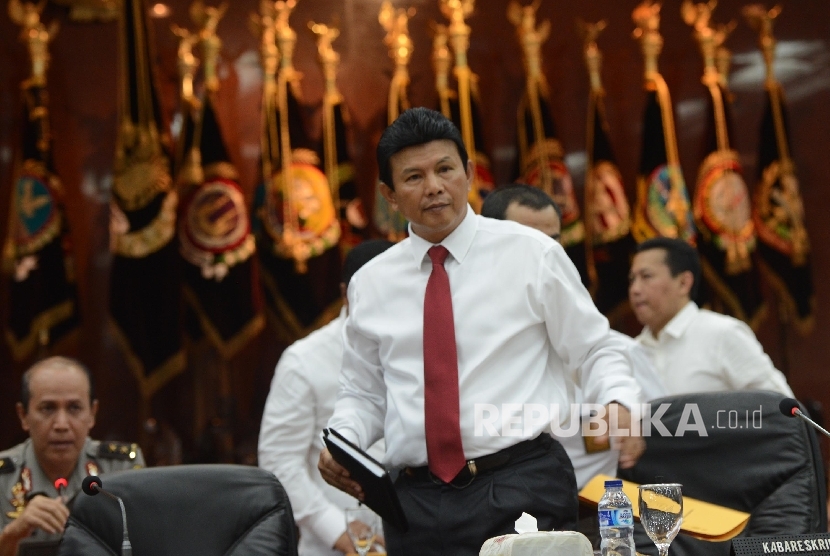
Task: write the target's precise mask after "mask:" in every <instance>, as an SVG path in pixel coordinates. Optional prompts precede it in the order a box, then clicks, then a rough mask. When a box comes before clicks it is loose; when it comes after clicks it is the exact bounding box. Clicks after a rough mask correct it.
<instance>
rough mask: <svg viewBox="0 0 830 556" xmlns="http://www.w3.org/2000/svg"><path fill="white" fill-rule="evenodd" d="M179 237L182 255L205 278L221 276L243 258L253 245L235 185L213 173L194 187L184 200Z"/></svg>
mask: <svg viewBox="0 0 830 556" xmlns="http://www.w3.org/2000/svg"><path fill="white" fill-rule="evenodd" d="M179 238H180V240H181V251H182V255H183V256H184V258H185V259H187V260H188V261H189V262H191V263H192V264H194V265H196V266H198V267H200V268H201V269H202V274H203V275H204V277H205V278H215V279H216V280H221V279H222V278H224V277H225V275H226V274H227V271H228V269H229V268H230V267H232V266H234V265H235V264H237V263H241V262H243V261H245V260H247V259H248V258H249V257H250V256H251V254H252V253H253V252H254V250H255V248H256V247H255V245H254V238H253V236H252V235H251V226H250V221H249V219H248V213H247V211H246V209H245V197H244V196H243V194H242V191H241V189H240V188H239V185H238V184H237V183H236V182H234V181H233V180H230V179H227V178H221V177H216V178H213V179H210V180H208V181H207V182H205V183H203V184H202V185H201V186H199V187H198V188H196V189H195V190H194V191H193V193H192V194H191V195H190V196H189V197H188V199H187V201H186V202H185V207H184V211H183V217H182V218H181V220H180V229H179Z"/></svg>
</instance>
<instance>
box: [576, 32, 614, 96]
mask: <svg viewBox="0 0 830 556" xmlns="http://www.w3.org/2000/svg"><path fill="white" fill-rule="evenodd" d="M577 26H578V28H579V31H580V33H581V35H582V43H583V45H584V46H583V48H584V51H585V65H586V66H588V77H589V78H590V83H591V91H593V92H594V93H595V94H602V93H603V89H602V78H601V77H600V70H601V69H602V52H600V50H599V47H598V46H597V38H598V37H599V34H600V33H602V31H603V30H605V28H606V27H607V26H608V22H607V21H606V20H604V19H603V20H601V21H597V22H596V23H590V22H586V21H583V20H581V19H580V20H579V21H578V22H577Z"/></svg>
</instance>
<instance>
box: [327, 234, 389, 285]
mask: <svg viewBox="0 0 830 556" xmlns="http://www.w3.org/2000/svg"><path fill="white" fill-rule="evenodd" d="M393 245H395V244H394V243H392V242H391V241H389V240H387V239H370V240H367V241H364V242H361V243H358V244H357V245H355V246H354V247H352V248H351V250H350V251H349V252H348V254H347V255H346V260H345V261H344V262H343V273H342V274H341V278H340V281H341V282H342V283H344V284H346V287H348V286H349V282H351V280H352V276H354V273H355V272H357V271H358V270H360V268H361V267H362V266H363V265H365V264H366V263H368V262H369V261H371V260H372V259H374V258H375V257H377V256H378V255H380V254H381V253H383V252H384V251H386V250H387V249H389V248H390V247H392V246H393Z"/></svg>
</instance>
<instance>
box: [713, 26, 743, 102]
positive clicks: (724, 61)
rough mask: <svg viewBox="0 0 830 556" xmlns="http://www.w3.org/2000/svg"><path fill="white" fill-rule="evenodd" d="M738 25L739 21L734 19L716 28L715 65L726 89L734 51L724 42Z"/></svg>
mask: <svg viewBox="0 0 830 556" xmlns="http://www.w3.org/2000/svg"><path fill="white" fill-rule="evenodd" d="M737 26H738V23H737V22H736V21H735V20H734V19H733V20H732V21H730V22H729V23H726V24H721V25H718V26H717V28H716V29H715V67H716V68H717V70H718V82H719V83H720V85H721V87H723V88H724V89H727V85H728V83H729V68H730V66H731V65H732V52H731V51H730V50H729V49H728V48H726V47H725V46H724V43H725V42H726V39H727V38H728V37H729V35H731V34H732V31H734V30H735V27H737Z"/></svg>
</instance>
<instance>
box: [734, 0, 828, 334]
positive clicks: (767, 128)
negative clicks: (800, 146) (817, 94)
mask: <svg viewBox="0 0 830 556" xmlns="http://www.w3.org/2000/svg"><path fill="white" fill-rule="evenodd" d="M780 11H781V8H780V7H778V6H776V7H775V8H772V9H771V10H769V11H766V10H765V9H762V8H761V7H760V6H749V7H747V8H745V9H744V13H745V15H746V17H747V18H748V19H749V20H750V22H751V23H752V24H753V25H754V26H755V27H756V28H758V29H759V31H760V38H761V47H762V49H763V54H764V60H765V62H766V67H767V79H766V83H765V88H766V104H765V108H764V116H763V119H762V121H761V142H760V146H759V153H758V169H759V180H758V184H757V185H756V186H755V192H754V195H753V208H752V219H753V222H754V223H755V228H756V232H757V234H758V239H759V240H760V241H759V242H758V254H759V255H760V261H761V263H760V264H761V270H762V272H763V275H764V277H765V278H766V279H767V280H768V281H769V283H770V284H771V285H772V287H773V288H774V290H775V292H776V293H777V295H778V296H779V298H780V301H781V302H780V303H779V315H780V319H781V321H782V322H783V323H788V322H792V323H793V324H794V325H795V327H796V329H797V330H798V331H799V332H800V333H801V334H807V333H809V332H810V331H811V330H812V328H813V326H814V324H815V323H814V314H815V297H814V295H815V294H814V288H813V279H812V265H811V261H810V240H809V237H808V236H807V229H806V227H805V224H804V204H803V201H802V198H801V192H800V186H799V183H798V177H797V176H796V174H795V165H794V164H793V160H792V157H791V149H790V136H789V128H788V123H787V107H786V103H785V97H784V91H783V89H782V87H781V84H780V83H779V82H778V81H777V80H776V79H775V75H774V73H773V62H774V58H775V38H774V37H773V36H772V23H773V21H774V19H775V18H776V17H777V16H778V14H779V13H780Z"/></svg>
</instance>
